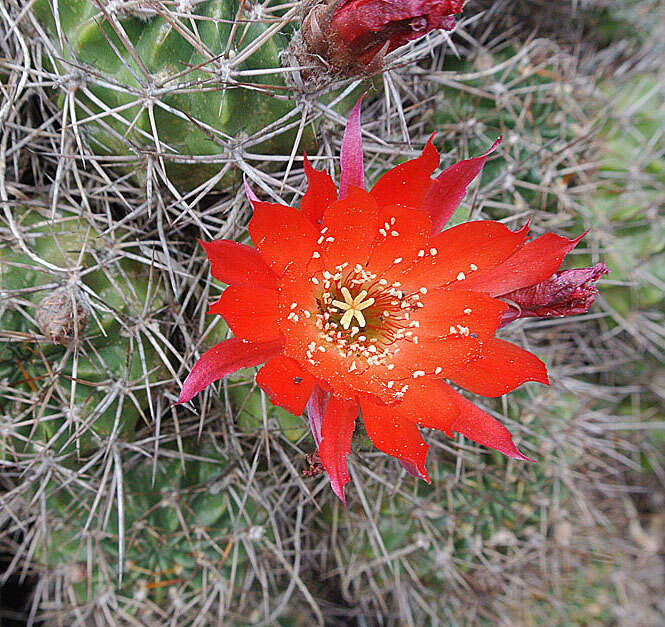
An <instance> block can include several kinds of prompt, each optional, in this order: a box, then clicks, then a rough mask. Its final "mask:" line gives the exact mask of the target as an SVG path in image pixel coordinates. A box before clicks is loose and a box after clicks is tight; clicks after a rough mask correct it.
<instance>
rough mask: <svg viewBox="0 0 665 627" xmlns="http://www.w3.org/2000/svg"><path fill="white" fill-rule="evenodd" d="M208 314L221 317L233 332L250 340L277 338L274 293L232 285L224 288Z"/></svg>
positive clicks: (275, 293)
mask: <svg viewBox="0 0 665 627" xmlns="http://www.w3.org/2000/svg"><path fill="white" fill-rule="evenodd" d="M208 313H209V314H219V315H220V316H223V317H224V320H226V323H227V324H228V325H229V327H230V328H231V330H232V331H233V334H234V335H235V336H236V337H239V338H240V339H243V340H249V341H250V342H270V341H273V340H277V339H279V337H280V333H279V310H278V309H277V292H275V291H274V290H262V289H253V288H250V287H235V286H234V285H231V286H229V287H227V288H226V289H225V290H224V293H223V294H222V295H221V297H220V299H219V300H218V301H217V302H216V303H215V304H214V305H212V306H211V307H210V309H209V310H208Z"/></svg>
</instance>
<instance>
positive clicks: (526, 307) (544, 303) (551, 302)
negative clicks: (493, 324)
mask: <svg viewBox="0 0 665 627" xmlns="http://www.w3.org/2000/svg"><path fill="white" fill-rule="evenodd" d="M609 271H610V270H609V268H608V267H607V266H606V265H605V264H604V263H597V264H596V265H595V266H591V267H590V268H575V269H573V270H563V271H562V272H557V273H556V274H554V275H553V276H552V277H550V278H549V279H547V280H545V281H542V282H541V283H538V284H536V285H532V286H531V287H524V288H522V289H519V290H515V291H513V292H509V293H508V294H504V295H503V296H502V298H503V299H504V300H505V301H506V302H507V303H508V304H509V305H510V306H511V307H510V309H509V310H508V311H506V312H505V313H504V314H503V317H502V319H501V326H502V327H503V326H505V325H507V324H508V323H509V322H512V321H513V320H517V319H518V318H551V317H555V316H573V315H575V314H581V313H586V312H587V311H589V307H591V305H592V304H593V301H594V300H595V299H596V296H597V295H598V290H597V289H596V285H595V284H596V281H598V279H600V278H601V277H602V276H603V275H605V274H607V273H608V272H609Z"/></svg>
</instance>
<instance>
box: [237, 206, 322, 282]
mask: <svg viewBox="0 0 665 627" xmlns="http://www.w3.org/2000/svg"><path fill="white" fill-rule="evenodd" d="M249 234H250V235H251V237H252V241H253V242H254V244H255V245H256V247H257V248H258V249H259V252H260V253H261V255H262V257H263V258H264V259H265V260H266V261H267V262H268V265H269V266H270V267H271V268H272V269H273V271H274V272H275V273H276V274H278V275H281V274H282V273H283V272H284V270H285V269H286V267H287V266H288V265H289V264H290V263H294V264H296V265H299V266H304V265H305V264H306V263H307V262H308V261H309V259H310V258H311V256H312V251H313V250H314V246H315V244H316V240H317V238H318V236H319V235H318V233H317V231H316V229H315V227H314V225H313V224H312V223H311V222H310V221H309V220H308V219H307V218H306V217H305V216H304V215H303V214H302V213H300V211H298V210H297V209H294V208H293V207H287V206H285V205H277V204H273V203H269V202H260V201H257V202H255V203H254V215H253V216H252V219H251V220H250V222H249Z"/></svg>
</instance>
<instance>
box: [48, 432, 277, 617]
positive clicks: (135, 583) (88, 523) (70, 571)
mask: <svg viewBox="0 0 665 627" xmlns="http://www.w3.org/2000/svg"><path fill="white" fill-rule="evenodd" d="M108 464H109V465H113V466H114V472H121V473H122V477H123V486H122V492H116V490H115V489H114V486H113V485H112V484H111V482H107V483H106V484H104V483H102V484H101V485H100V487H99V492H98V493H95V492H91V491H88V490H83V491H80V490H79V489H77V488H76V486H68V487H66V488H60V487H59V486H54V485H51V484H49V485H48V486H46V488H45V494H46V495H47V496H46V497H45V507H46V508H47V511H48V512H49V519H48V522H47V525H48V535H47V536H46V537H45V538H44V539H43V542H41V543H40V545H39V548H38V549H37V555H36V557H37V559H38V560H39V562H41V563H42V568H45V569H46V571H47V575H46V577H47V580H58V579H59V578H60V579H59V580H60V582H61V583H60V585H62V586H63V587H64V588H65V589H66V590H67V591H68V593H69V598H70V602H72V604H73V605H75V604H76V603H85V604H87V606H88V607H94V606H95V605H97V604H101V603H103V597H104V596H105V595H108V594H111V595H112V596H113V597H114V598H115V599H116V603H117V604H118V605H119V607H116V611H121V612H123V613H126V614H127V615H130V616H131V615H134V616H136V617H137V618H139V619H142V620H147V621H148V622H150V620H152V621H157V620H158V618H157V615H158V614H159V612H156V610H154V609H153V608H155V607H160V606H162V607H164V608H165V609H164V610H162V617H161V620H162V621H163V620H166V618H165V616H164V615H165V614H166V613H168V612H169V610H168V609H166V604H165V602H166V601H167V600H171V601H173V600H174V599H179V600H180V602H181V605H182V606H184V605H185V604H186V603H187V602H188V601H189V600H191V598H192V597H193V596H195V595H198V594H201V592H202V591H204V590H206V589H209V590H210V592H212V591H214V590H216V589H223V590H224V593H223V594H222V595H221V596H220V598H219V607H220V610H221V608H224V611H225V612H227V613H229V614H230V615H231V616H239V615H240V614H241V613H242V612H246V613H247V614H248V616H250V617H251V616H254V615H256V614H257V611H258V614H259V616H260V614H261V607H260V604H259V605H258V607H256V601H257V599H258V598H260V596H261V594H262V592H261V591H262V590H263V594H264V595H265V594H270V593H274V592H275V590H276V588H275V586H274V581H275V579H276V577H275V575H273V574H270V575H268V576H267V577H266V575H265V569H266V567H267V566H268V563H269V554H268V553H267V551H266V548H265V546H266V544H270V540H271V538H272V537H273V533H272V531H271V529H270V526H269V525H268V524H267V523H268V518H269V513H268V511H267V508H266V505H265V503H262V501H261V499H260V497H258V498H257V495H254V494H253V493H251V492H250V493H248V492H247V490H246V486H245V484H244V481H243V478H242V475H241V473H240V472H239V469H238V468H237V467H235V465H234V464H233V462H232V460H231V459H230V458H229V456H228V455H227V454H226V453H224V452H222V451H221V450H220V449H219V447H218V446H215V445H213V443H212V442H211V441H210V440H208V438H206V440H205V441H204V442H196V441H193V440H189V441H185V442H184V443H183V449H182V451H180V452H178V451H177V450H169V448H168V447H165V448H164V449H163V450H162V452H161V453H160V456H159V459H158V460H157V463H156V467H155V472H154V474H153V468H152V464H150V463H147V464H146V463H145V462H144V459H143V456H142V455H140V454H136V453H134V452H132V451H130V450H126V451H124V452H118V453H117V455H114V456H111V457H110V458H109V461H108ZM98 474H100V475H101V474H103V469H98ZM97 479H99V477H98V478H97ZM116 487H117V486H116ZM264 540H268V542H267V543H266V542H264ZM261 569H262V570H261ZM261 576H263V577H266V578H265V579H263V580H261ZM236 591H237V592H236ZM177 607H178V606H177V604H171V608H172V610H171V611H173V610H175V611H177ZM75 611H76V610H74V612H75ZM172 618H174V617H172ZM251 620H252V619H251V618H250V622H251ZM152 624H154V623H152Z"/></svg>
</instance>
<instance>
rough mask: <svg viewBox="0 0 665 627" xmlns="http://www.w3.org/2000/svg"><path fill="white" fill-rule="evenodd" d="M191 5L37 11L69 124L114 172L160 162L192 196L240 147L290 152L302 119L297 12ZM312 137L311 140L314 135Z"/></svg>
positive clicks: (307, 138)
mask: <svg viewBox="0 0 665 627" xmlns="http://www.w3.org/2000/svg"><path fill="white" fill-rule="evenodd" d="M167 4H168V3H167ZM181 4H182V6H183V9H182V12H181V13H177V14H176V13H175V12H171V11H170V10H168V9H166V8H165V7H164V5H160V6H162V7H163V9H164V10H157V9H155V8H154V7H153V3H148V2H140V1H139V2H124V3H122V2H120V3H118V2H114V3H104V2H93V1H87V0H64V1H63V0H60V2H58V3H55V2H53V1H52V0H37V1H36V2H34V3H33V11H34V14H35V16H36V17H37V20H38V21H39V22H40V24H41V25H43V26H44V27H45V28H46V29H47V31H48V32H49V35H50V37H51V40H52V47H51V49H50V50H48V51H47V53H46V58H45V61H48V63H47V65H50V66H51V67H52V68H53V69H55V71H56V72H57V73H58V74H59V75H60V79H59V84H60V85H61V88H62V93H61V95H60V97H59V104H60V106H61V107H62V108H63V109H64V111H63V116H64V120H63V123H72V124H73V125H74V127H75V129H77V130H78V132H80V133H81V134H82V135H83V136H84V137H85V138H86V140H87V143H88V145H89V146H90V148H91V149H92V150H93V152H94V153H96V154H97V155H99V156H101V157H108V163H109V164H111V165H113V164H116V165H120V168H121V169H122V170H123V171H126V172H132V171H135V172H136V176H138V177H139V178H145V176H146V169H145V167H146V164H148V162H152V165H153V166H154V167H155V169H156V170H157V171H161V170H162V169H164V170H165V173H166V176H167V177H168V178H169V179H170V181H171V182H172V183H173V184H174V185H175V186H176V188H179V189H181V190H190V189H192V188H194V187H196V186H198V185H200V184H202V183H205V182H206V181H208V180H209V179H210V178H213V177H218V175H219V176H221V174H220V173H225V172H227V171H228V170H229V169H230V168H232V165H233V163H234V162H236V161H237V160H238V158H239V154H240V153H238V154H236V153H235V152H234V150H235V149H236V148H237V149H239V150H241V152H242V154H245V153H259V154H282V155H283V154H286V155H288V154H290V152H291V149H292V147H293V144H294V141H295V140H296V136H297V135H298V127H299V123H300V120H299V117H298V116H297V110H296V109H295V108H294V107H295V105H294V102H293V100H290V99H289V90H287V88H286V83H285V72H286V71H285V70H283V69H282V68H281V66H280V52H281V51H282V50H283V49H284V48H285V47H286V45H287V43H288V38H287V37H286V35H285V34H284V31H285V30H286V31H288V30H289V28H290V27H289V21H290V20H292V19H293V17H294V12H295V8H291V9H288V10H287V9H284V8H283V7H281V6H270V3H268V6H266V5H263V4H262V5H258V4H254V3H247V4H245V3H244V2H238V1H236V0H207V1H205V2H191V3H189V4H190V5H191V6H190V8H189V10H186V9H184V7H185V5H186V3H181ZM273 4H274V3H273ZM155 6H157V5H155ZM178 11H181V9H178ZM185 13H187V15H185ZM282 14H284V15H282ZM70 103H71V104H75V105H76V106H75V107H72V109H71V112H72V113H73V112H74V110H75V111H76V119H75V120H71V119H69V114H68V113H67V111H68V106H69V105H70ZM301 131H302V133H303V136H302V137H303V142H304V144H305V145H307V144H309V143H311V141H312V138H313V134H312V130H311V128H304V129H301ZM192 159H195V161H196V167H192V163H193V161H192ZM137 164H139V166H140V167H139V169H138V170H137V169H136V167H137ZM162 164H163V168H162ZM162 178H163V173H162ZM219 181H220V179H219V178H217V182H219Z"/></svg>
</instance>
